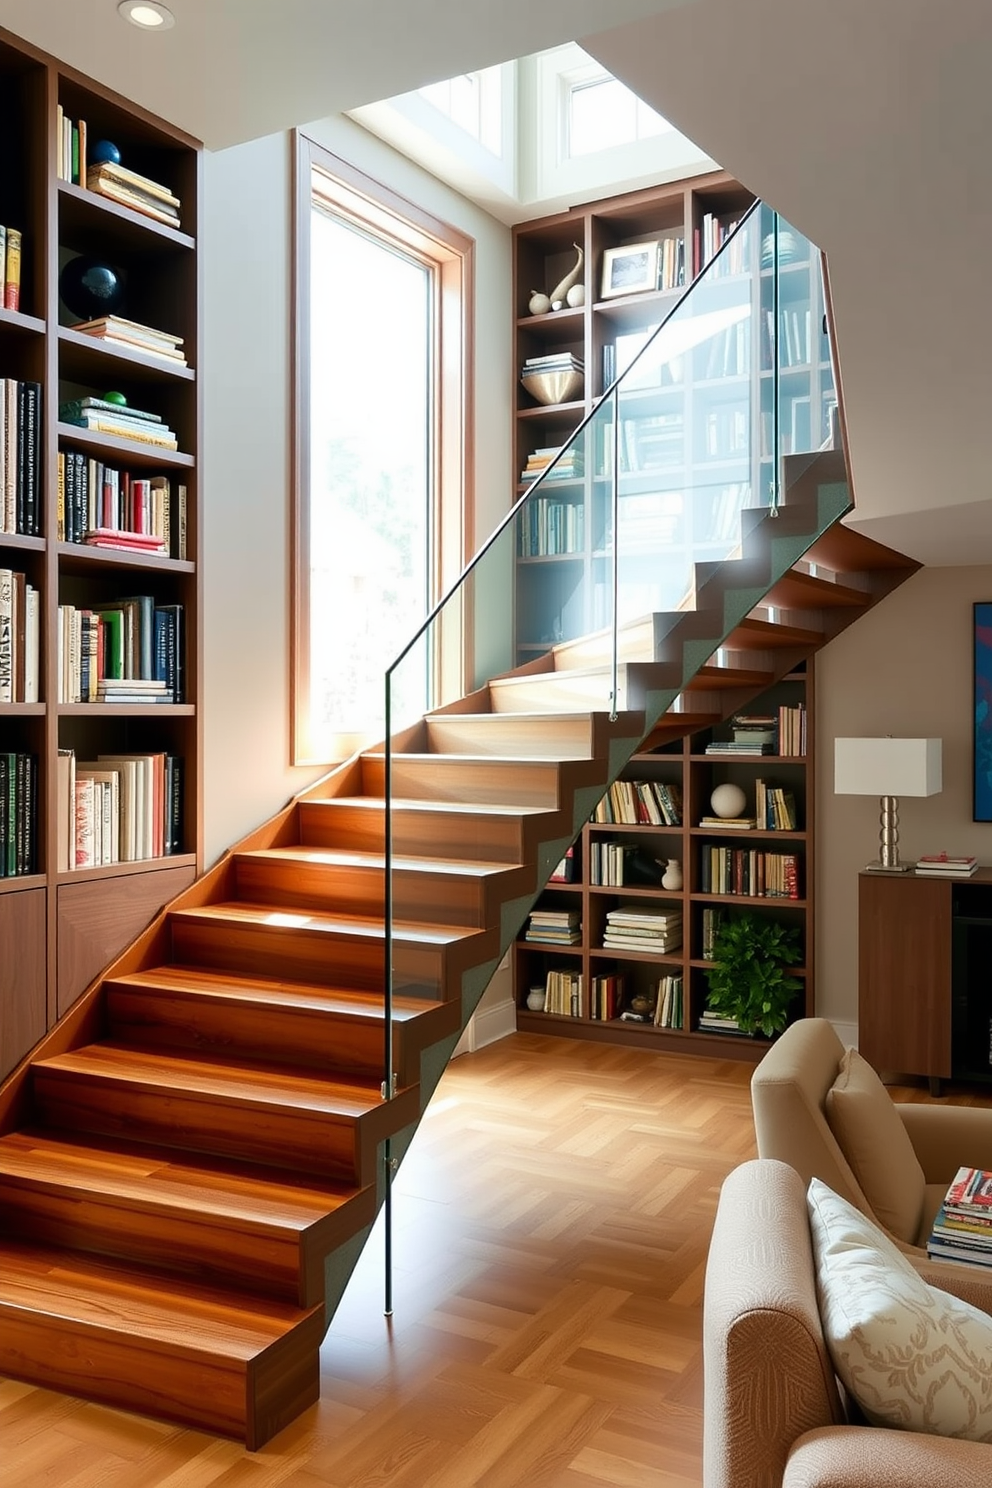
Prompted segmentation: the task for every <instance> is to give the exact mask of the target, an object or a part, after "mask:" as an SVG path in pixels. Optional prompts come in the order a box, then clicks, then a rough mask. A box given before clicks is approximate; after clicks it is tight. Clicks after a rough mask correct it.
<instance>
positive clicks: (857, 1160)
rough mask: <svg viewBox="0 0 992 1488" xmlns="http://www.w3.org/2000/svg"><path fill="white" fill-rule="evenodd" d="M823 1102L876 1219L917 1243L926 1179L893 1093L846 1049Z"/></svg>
mask: <svg viewBox="0 0 992 1488" xmlns="http://www.w3.org/2000/svg"><path fill="white" fill-rule="evenodd" d="M824 1105H825V1108H826V1113H827V1121H828V1122H829V1125H830V1130H831V1131H832V1132H833V1134H834V1136H835V1137H836V1138H837V1144H838V1146H839V1147H840V1150H841V1151H842V1152H843V1154H844V1156H845V1157H846V1158H847V1160H848V1162H849V1163H850V1165H851V1167H852V1169H853V1171H854V1176H855V1178H857V1180H858V1182H859V1184H860V1185H861V1188H862V1191H863V1193H864V1195H865V1198H866V1199H867V1200H868V1202H869V1204H870V1205H871V1209H872V1213H873V1214H874V1215H875V1218H876V1219H877V1220H878V1222H879V1223H880V1224H883V1225H884V1226H885V1228H886V1229H887V1230H888V1231H889V1232H890V1233H891V1234H893V1235H895V1236H896V1238H897V1239H899V1240H904V1241H906V1242H907V1244H909V1245H915V1244H916V1242H917V1239H918V1236H919V1229H920V1222H921V1219H922V1215H923V1200H924V1197H925V1193H926V1178H925V1177H924V1173H923V1169H922V1168H921V1167H920V1163H919V1159H918V1157H917V1156H916V1153H915V1151H914V1150H913V1144H912V1142H911V1141H910V1139H909V1133H908V1132H907V1131H906V1128H905V1127H904V1126H903V1124H902V1120H901V1118H900V1116H899V1112H898V1111H897V1110H896V1108H895V1106H894V1105H893V1104H892V1100H891V1097H890V1096H889V1092H888V1091H887V1090H886V1088H885V1086H884V1085H883V1084H882V1082H881V1080H880V1079H879V1078H878V1075H877V1074H876V1073H875V1071H874V1070H873V1069H872V1067H871V1065H870V1064H869V1063H868V1061H867V1059H863V1058H862V1056H861V1055H860V1054H859V1053H858V1051H857V1049H848V1050H847V1051H846V1052H845V1054H844V1057H843V1059H842V1060H841V1062H840V1068H839V1069H838V1072H837V1078H836V1079H835V1080H834V1083H833V1085H832V1086H831V1087H830V1089H829V1090H828V1091H827V1098H826V1101H825V1102H824Z"/></svg>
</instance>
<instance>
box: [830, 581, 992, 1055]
mask: <svg viewBox="0 0 992 1488" xmlns="http://www.w3.org/2000/svg"><path fill="white" fill-rule="evenodd" d="M989 599H992V567H989V566H982V567H975V568H924V569H921V570H920V571H919V572H918V573H917V574H915V575H914V576H913V578H911V579H909V580H908V581H907V582H906V583H905V584H903V585H902V586H901V588H899V589H897V590H896V591H895V593H893V594H891V595H889V597H888V598H887V599H885V600H883V601H882V603H881V604H880V605H879V606H878V607H877V608H876V609H874V610H872V611H871V612H870V613H869V614H868V615H866V616H864V617H863V618H862V619H860V620H858V621H856V622H855V624H854V625H852V626H851V627H850V628H849V629H848V630H846V631H844V632H843V633H842V634H841V635H839V636H837V637H836V639H835V640H833V641H831V642H830V644H829V645H828V646H827V647H825V648H824V650H823V651H822V652H820V654H819V655H818V656H817V658H816V709H817V718H816V761H817V801H816V815H817V843H816V852H817V859H816V875H817V877H816V882H817V904H816V937H817V941H816V943H817V951H816V1010H817V1013H818V1014H820V1015H821V1016H823V1017H827V1018H830V1019H831V1020H832V1021H833V1022H835V1023H838V1024H844V1025H847V1024H853V1023H856V1022H857V1017H858V872H859V870H860V869H862V868H863V867H864V865H865V863H867V862H869V861H870V860H871V859H872V858H875V857H877V856H878V802H877V800H874V799H871V798H869V797H867V796H835V795H834V793H833V741H834V739H835V738H837V737H841V738H844V737H857V736H859V735H867V736H871V735H882V734H893V735H895V736H905V737H907V738H940V739H942V740H943V789H942V791H941V793H940V795H939V796H930V797H927V798H924V799H916V800H913V799H909V798H904V799H901V800H900V802H899V855H900V857H902V858H909V859H912V858H916V857H918V856H919V854H920V853H924V852H940V851H941V850H943V849H946V851H948V852H950V853H974V854H975V856H976V857H977V858H978V859H979V861H980V862H982V863H992V824H989V823H979V822H973V821H972V819H971V811H972V797H971V769H972V752H971V740H972V717H973V693H972V604H973V603H974V602H976V601H981V600H989Z"/></svg>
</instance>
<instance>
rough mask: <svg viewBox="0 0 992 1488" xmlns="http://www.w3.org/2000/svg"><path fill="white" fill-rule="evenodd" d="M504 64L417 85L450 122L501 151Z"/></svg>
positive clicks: (489, 147)
mask: <svg viewBox="0 0 992 1488" xmlns="http://www.w3.org/2000/svg"><path fill="white" fill-rule="evenodd" d="M502 74H503V68H502V67H501V66H500V67H486V68H484V69H483V70H482V71H481V72H465V73H461V74H459V76H458V77H453V78H446V79H445V81H444V82H441V83H430V84H428V86H427V87H426V88H418V89H417V92H418V93H419V94H420V96H421V98H426V100H427V102H428V103H431V104H433V105H434V107H435V108H436V109H437V110H438V112H439V113H442V114H444V115H445V116H446V117H447V118H449V119H450V120H451V122H452V124H456V125H457V126H458V128H459V129H463V130H464V131H465V133H466V134H467V135H470V136H471V138H472V139H474V140H478V142H479V144H480V145H482V146H483V147H484V148H485V149H487V150H489V151H491V153H492V154H493V155H501V154H502V152H503V78H502Z"/></svg>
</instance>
